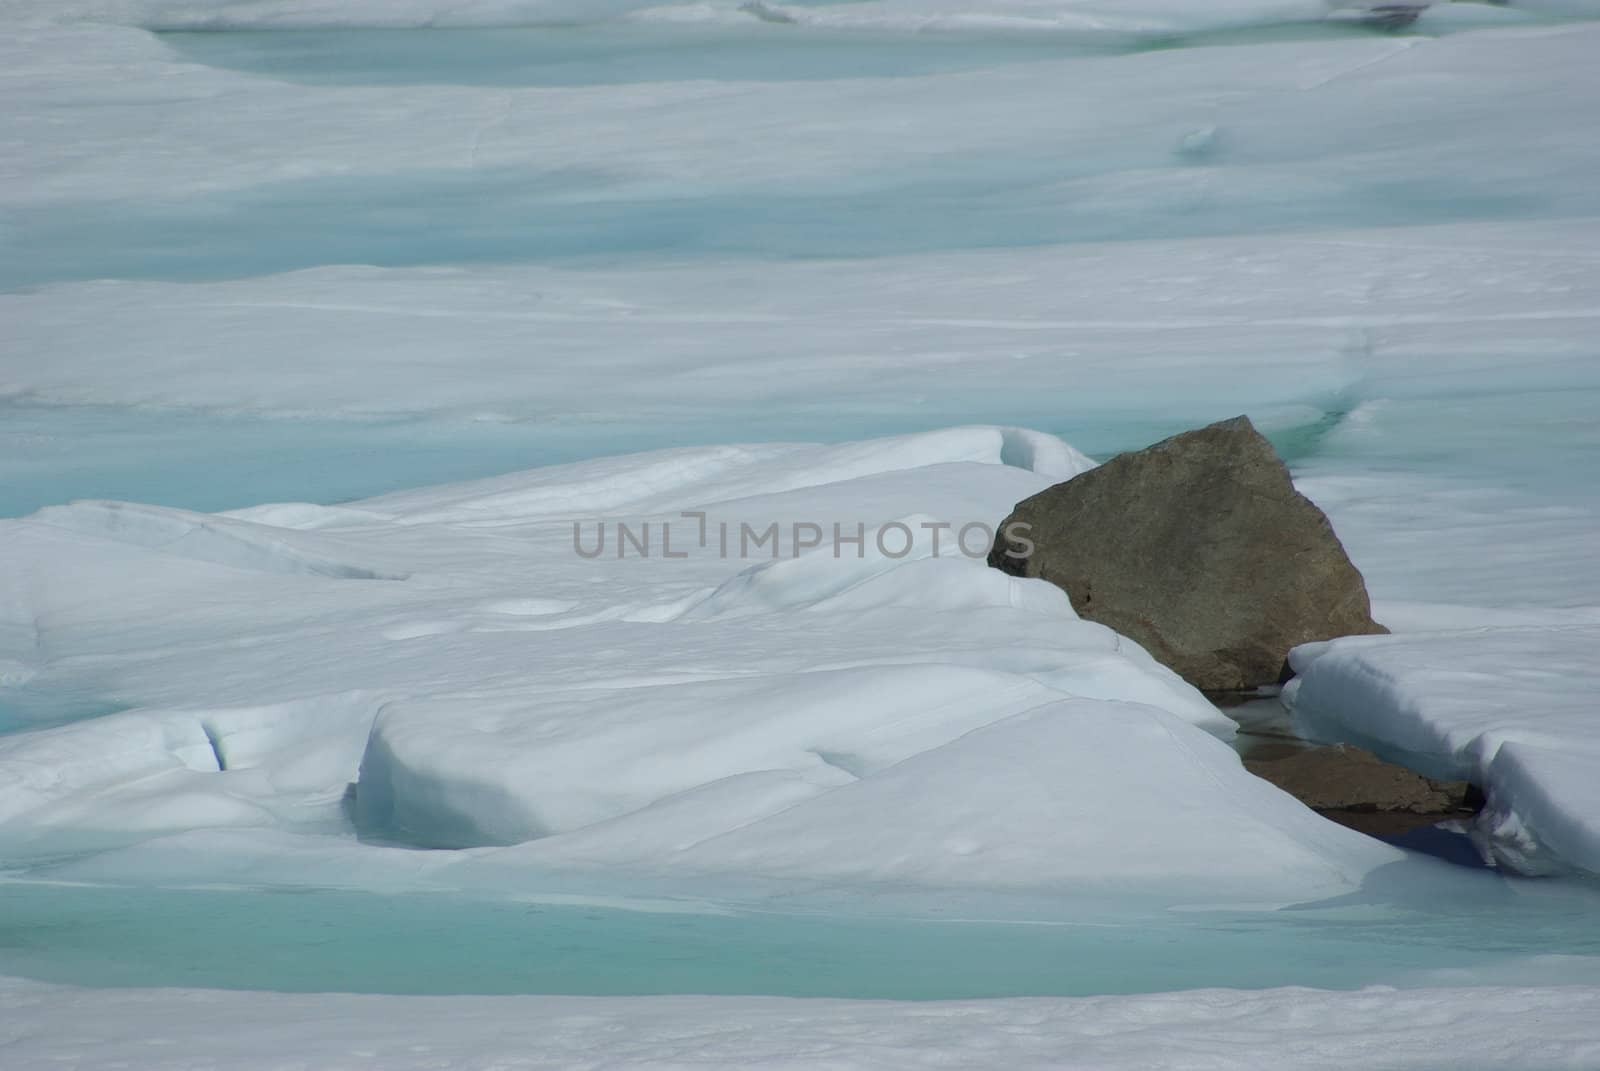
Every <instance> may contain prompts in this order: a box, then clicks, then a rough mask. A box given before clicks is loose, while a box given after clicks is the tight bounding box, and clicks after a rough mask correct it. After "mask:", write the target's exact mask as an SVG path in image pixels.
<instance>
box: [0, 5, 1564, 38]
mask: <svg viewBox="0 0 1600 1071" xmlns="http://www.w3.org/2000/svg"><path fill="white" fill-rule="evenodd" d="M1565 2H1567V3H1569V4H1572V3H1577V4H1583V3H1586V2H1587V0H1565ZM1362 6H1363V0H1352V2H1351V3H1348V4H1344V3H1339V2H1337V0H1120V2H1119V0H871V2H868V3H859V4H856V3H843V4H838V5H832V4H824V5H811V4H805V3H798V4H788V3H782V2H779V0H773V2H761V3H750V2H747V0H709V2H702V3H677V4H674V3H671V2H664V0H372V2H367V3H359V2H358V3H350V2H348V0H346V2H335V0H65V2H62V0H53V2H52V0H4V2H3V3H0V16H5V17H9V18H14V19H19V20H22V19H32V20H38V21H46V20H60V21H70V20H86V21H87V20H93V21H101V22H116V23H122V24H126V25H139V26H149V27H160V28H176V27H183V28H197V29H206V30H253V29H283V28H295V29H303V28H312V27H315V28H352V27H353V28H375V27H396V28H400V27H404V28H411V27H450V26H524V25H558V26H559V25H572V24H582V23H594V22H606V21H611V20H616V19H625V18H629V17H634V18H645V19H652V20H673V21H685V20H688V21H707V20H718V21H745V22H748V21H752V20H755V19H761V20H765V21H769V22H781V23H806V24H812V25H823V26H830V27H847V28H863V27H864V28H872V29H894V30H902V31H904V30H913V31H914V30H929V29H966V28H973V27H984V28H994V27H1001V28H1007V29H1026V30H1055V29H1073V30H1089V31H1097V30H1146V31H1148V30H1162V31H1167V32H1171V31H1177V30H1191V31H1192V30H1203V29H1213V28H1219V27H1228V26H1239V25H1256V24H1262V23H1268V24H1270V23H1275V22H1289V21H1303V20H1312V19H1318V18H1323V17H1326V16H1327V15H1328V14H1329V13H1330V11H1335V10H1338V9H1340V8H1341V7H1352V8H1357V9H1359V8H1360V7H1362ZM1579 10H1581V8H1580V9H1579Z"/></svg>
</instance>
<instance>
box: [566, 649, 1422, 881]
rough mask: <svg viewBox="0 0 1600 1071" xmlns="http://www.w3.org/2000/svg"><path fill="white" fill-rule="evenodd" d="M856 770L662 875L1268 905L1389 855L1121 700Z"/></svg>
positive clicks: (1153, 713)
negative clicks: (1127, 890)
mask: <svg viewBox="0 0 1600 1071" xmlns="http://www.w3.org/2000/svg"><path fill="white" fill-rule="evenodd" d="M922 676H923V677H924V679H926V678H927V676H928V675H927V674H922ZM942 683H944V682H942V681H940V680H939V679H938V678H937V677H934V678H933V679H931V680H928V681H927V685H926V686H928V687H936V686H938V685H940V684H942ZM823 754H827V753H826V752H824V753H823ZM865 759H866V756H852V757H851V758H850V759H843V758H840V759H835V760H834V762H833V764H834V765H837V766H841V767H848V768H850V769H852V770H854V771H856V772H857V773H858V774H859V776H858V777H855V778H851V779H850V780H849V781H848V782H847V783H844V784H842V785H839V786H838V787H836V788H832V789H831V790H825V791H819V792H817V793H815V794H814V796H813V797H812V798H806V799H801V800H798V801H796V802H794V803H793V804H792V805H791V806H789V807H787V808H786V809H784V810H782V811H781V812H780V813H778V814H775V815H773V816H772V817H767V818H764V819H761V820H757V821H746V822H741V823H739V824H738V825H737V826H736V827H735V828H733V829H732V830H731V831H730V832H727V833H725V834H724V835H722V836H720V837H716V838H714V839H709V840H705V841H703V842H700V843H698V844H695V845H693V846H692V847H688V848H685V849H683V850H682V854H681V856H680V857H678V858H676V859H673V860H671V861H672V862H673V863H674V864H676V865H680V866H684V867H688V868H692V869H707V870H719V871H732V872H738V873H758V874H771V875H777V876H783V877H790V878H819V877H820V878H828V879H849V880H854V881H861V880H868V881H872V882H882V883H909V884H918V885H936V886H958V885H986V886H999V887H1004V886H1016V887H1041V886H1043V887H1055V888H1080V889H1081V888H1086V887H1094V886H1119V885H1121V886H1126V885H1130V884H1142V885H1145V886H1147V887H1148V886H1151V885H1158V884H1160V883H1163V882H1166V881H1174V880H1175V881H1178V882H1181V883H1184V884H1186V885H1188V886H1189V887H1190V888H1191V889H1193V888H1198V887H1201V886H1206V885H1210V884H1213V883H1218V884H1230V883H1231V887H1232V888H1234V889H1237V888H1239V887H1240V886H1241V885H1247V886H1248V887H1250V888H1252V889H1254V890H1255V892H1256V893H1258V894H1259V895H1262V896H1271V895H1274V894H1283V892H1284V891H1285V890H1292V891H1294V892H1297V893H1302V894H1303V893H1304V891H1305V890H1306V889H1307V888H1308V887H1310V886H1314V885H1315V884H1316V880H1315V879H1314V878H1313V877H1312V875H1316V874H1317V873H1318V872H1319V871H1321V872H1322V873H1323V878H1322V880H1323V881H1324V882H1325V883H1326V887H1327V888H1329V889H1337V888H1341V887H1348V886H1350V885H1353V884H1359V881H1360V878H1361V876H1362V875H1363V874H1364V873H1365V872H1366V871H1368V870H1370V869H1371V868H1373V867H1375V866H1378V865H1382V864H1383V863H1386V862H1392V861H1395V860H1398V859H1399V858H1400V854H1399V853H1398V852H1395V851H1393V850H1392V849H1389V848H1386V847H1384V846H1381V845H1379V844H1377V843H1375V842H1373V841H1371V840H1369V839H1367V838H1365V837H1362V836H1360V835H1359V834H1354V833H1351V832H1349V831H1347V830H1345V829H1343V828H1342V827H1336V826H1333V825H1331V824H1330V823H1327V822H1325V821H1323V820H1322V819H1320V818H1318V817H1317V816H1316V815H1314V814H1312V813H1311V812H1309V811H1307V810H1305V809H1304V808H1302V807H1300V806H1299V805H1298V804H1297V803H1295V802H1294V801H1293V800H1291V799H1289V798H1288V797H1286V796H1284V795H1283V794H1282V793H1280V792H1279V791H1278V790H1276V789H1274V788H1273V787H1272V786H1270V785H1268V784H1266V783H1265V782H1263V781H1261V780H1259V779H1258V778H1255V777H1252V776H1251V775H1249V774H1247V773H1245V772H1244V770H1243V769H1242V767H1241V766H1240V764H1239V760H1238V756H1237V755H1236V754H1235V753H1234V752H1233V750H1232V749H1231V748H1229V747H1228V746H1227V745H1225V744H1223V743H1221V742H1220V741H1218V740H1216V739H1214V738H1212V737H1209V736H1207V735H1205V734H1204V733H1199V732H1196V731H1195V730H1194V727H1193V726H1191V725H1189V724H1187V723H1185V722H1184V721H1182V720H1181V719H1179V718H1176V717H1174V716H1173V715H1171V714H1169V713H1167V712H1165V711H1161V710H1157V709H1154V708H1151V707H1144V706H1140V705H1136V704H1128V703H1111V702H1101V701H1089V700H1075V701H1065V702H1057V703H1051V704H1048V705H1045V706H1041V707H1037V708H1035V709H1033V710H1030V711H1027V712H1024V713H1021V714H1016V715H1013V716H1011V717H1007V718H1003V719H1000V720H998V721H995V722H993V723H991V724H989V725H986V726H984V727H981V728H978V729H975V730H973V731H972V732H970V733H967V734H965V735H963V736H961V737H959V738H957V739H954V740H952V741H950V742H948V743H946V744H943V745H941V746H938V747H935V748H931V749H928V750H926V751H924V752H921V753H919V754H917V755H915V756H912V757H910V758H908V759H906V760H905V761H902V762H899V763H897V764H894V765H892V766H887V767H884V768H882V769H879V770H876V771H874V769H873V767H874V765H876V764H874V763H870V762H868V761H865ZM646 814H647V815H648V812H646ZM869 816H870V817H869ZM645 828H646V829H648V826H646V827H645ZM641 832H643V830H641ZM612 835H613V836H615V831H612ZM572 839H574V840H576V841H577V842H578V846H579V850H582V848H583V838H582V837H581V836H578V837H574V838H572ZM639 843H640V844H641V845H642V844H643V843H645V842H644V841H643V840H642V838H641V840H640V842H639ZM534 847H535V848H537V847H538V846H534ZM550 847H551V850H552V851H553V852H555V853H557V854H559V853H561V852H562V851H563V850H564V849H563V846H562V845H560V844H559V843H552V844H551V846H550ZM534 857H537V852H535V853H534ZM1222 875H1225V876H1226V877H1225V878H1223V879H1222V880H1221V881H1219V877H1220V876H1222Z"/></svg>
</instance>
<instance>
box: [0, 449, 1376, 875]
mask: <svg viewBox="0 0 1600 1071" xmlns="http://www.w3.org/2000/svg"><path fill="white" fill-rule="evenodd" d="M1008 460H1010V461H1012V462H1014V464H1006V461H1008ZM1090 464H1091V462H1089V461H1088V460H1087V459H1085V458H1083V457H1082V455H1080V454H1077V453H1076V452H1075V451H1073V450H1072V449H1071V448H1070V447H1068V446H1066V444H1064V443H1062V442H1060V441H1059V440H1055V439H1053V438H1051V437H1049V436H1044V435H1041V434H1038V433H1034V432H1027V431H1021V430H1016V429H1002V428H986V427H971V428H959V429H952V430H949V431H945V432H936V433H928V434H921V435H912V436H902V437H895V438H890V439H884V440H877V441H872V442H863V443H849V444H843V445H838V446H804V445H767V446H729V447H714V448H704V449H680V450H671V451H662V452H657V453H651V454H644V455H639V456H630V457H623V458H616V459H609V460H602V461H590V462H582V463H578V464H574V465H569V466H558V467H555V468H551V469H543V470H534V471H531V472H528V473H525V474H518V475H513V476H507V477H497V478H494V479H490V480H483V481H477V482H474V483H470V484H464V485H457V486H448V487H443V488H437V489H432V490H427V491H417V492H407V493H404V494H399V495H393V496H387V497H384V498H378V499H372V500H369V501H366V502H359V503H354V504H351V505H349V506H346V507H339V508H335V509H323V508H319V507H313V506H308V505H287V506H265V507H259V508H255V509H250V510H242V511H238V512H237V513H235V514H233V515H229V516H209V515H201V514H190V513H186V512H184V511H181V510H169V509H161V508H157V507H125V506H121V505H118V504H114V503H94V502H86V503H79V504H76V505H73V506H68V507H57V508H52V509H47V510H43V511H41V512H39V513H37V514H35V515H34V516H32V517H30V518H27V519H25V520H21V521H11V522H0V535H3V537H4V542H5V545H6V547H7V551H8V552H7V554H6V556H5V558H4V561H3V563H0V593H3V598H0V608H3V609H4V617H5V619H6V620H7V621H8V622H9V624H10V626H11V628H10V630H9V631H8V633H7V635H10V636H14V637H15V638H16V641H17V642H15V643H13V644H12V645H11V646H9V647H8V649H6V650H5V651H3V652H0V655H3V656H4V657H5V658H7V659H8V661H9V663H10V664H14V665H17V666H19V667H24V668H25V670H26V673H27V675H28V687H29V688H30V689H31V690H33V691H35V692H41V691H49V690H52V689H54V690H56V691H59V692H67V693H74V694H90V695H93V696H95V697H96V699H97V701H98V702H100V703H101V704H108V703H109V704H113V705H116V706H122V707H127V708H132V709H128V710H126V711H125V712H123V713H114V714H109V715H105V716H101V717H95V718H90V719H88V720H83V721H77V722H73V723H69V724H65V725H61V726H58V727H54V728H43V729H40V730H38V731H34V732H24V733H19V734H13V735H10V736H5V737H0V840H3V842H4V843H5V845H6V847H7V853H8V857H10V858H12V859H24V858H27V857H29V856H30V855H51V854H60V853H62V852H63V851H67V850H70V849H73V848H77V849H79V850H84V849H105V848H112V847H118V846H121V845H130V844H135V843H137V842H139V841H142V840H146V839H149V838H151V837H158V836H161V835H163V834H176V833H182V832H184V831H188V830H197V829H207V828H211V829H223V828H231V827H246V828H253V829H261V830H285V831H289V832H299V833H303V834H306V835H310V836H316V835H325V834H329V833H335V832H337V831H338V830H339V829H340V828H342V822H343V814H344V811H343V808H344V807H345V806H346V801H345V796H346V792H347V786H348V785H350V784H351V783H354V786H355V787H354V789H353V792H354V805H353V806H354V813H355V816H356V818H357V820H358V824H360V825H362V826H363V827H364V828H366V829H367V830H368V831H369V832H371V833H374V834H376V835H380V836H384V837H387V838H391V839H399V840H401V841H405V842H410V843H415V844H420V845H424V846H432V847H452V848H473V847H492V846H496V845H520V846H519V847H512V848H506V849H504V850H503V851H502V852H501V857H500V859H499V862H501V863H505V864H507V865H512V866H515V867H522V868H541V869H545V870H548V869H549V868H552V867H554V868H563V867H564V868H580V869H584V868H587V869H595V868H600V869H604V868H616V867H623V868H631V869H635V870H640V871H655V872H665V873H672V874H677V875H694V874H711V873H727V874H737V875H747V876H760V877H773V878H793V879H816V880H824V879H825V880H832V881H844V882H850V881H854V882H871V883H878V884H884V885H900V886H905V887H956V886H973V887H984V888H1011V889H1024V890H1040V889H1046V888H1049V889H1078V890H1085V891H1091V890H1094V889H1102V888H1108V887H1124V888H1136V889H1141V890H1144V891H1146V892H1152V893H1154V894H1156V895H1167V896H1171V897H1176V898H1178V899H1187V898H1192V897H1196V896H1200V895H1202V891H1203V890H1209V891H1213V892H1216V893H1217V894H1218V895H1234V896H1238V895H1243V894H1245V893H1246V892H1248V896H1249V898H1250V899H1251V900H1261V899H1273V898H1278V897H1289V898H1310V897H1314V896H1318V895H1327V894H1332V893H1335V892H1338V891H1341V890H1344V891H1348V890H1350V889H1353V888H1354V887H1356V886H1357V885H1359V883H1360V881H1361V880H1362V878H1363V876H1364V875H1365V874H1366V873H1367V872H1369V871H1370V870H1371V869H1372V868H1374V867H1376V866H1379V865H1382V864H1384V863H1388V862H1392V861H1394V860H1396V859H1397V858H1399V854H1398V853H1397V852H1395V851H1393V850H1392V849H1389V848H1386V847H1384V846H1381V845H1378V844H1376V843H1375V842H1372V841H1370V840H1367V839H1366V838H1364V837H1360V836H1358V835H1356V834H1353V833H1350V832H1348V831H1346V830H1344V829H1342V828H1340V827H1337V826H1334V825H1331V824H1329V823H1327V822H1324V821H1323V820H1321V819H1320V818H1317V817H1316V816H1315V815H1313V814H1311V813H1310V812H1309V811H1307V810H1306V809H1305V808H1303V807H1302V806H1300V805H1299V804H1298V803H1297V802H1295V801H1294V800H1292V799H1291V798H1289V797H1288V796H1286V795H1284V794H1282V793H1280V792H1278V791H1277V790H1276V789H1273V788H1271V787H1270V786H1268V785H1266V784H1265V783H1263V782H1261V781H1258V780H1256V779H1255V778H1253V777H1251V776H1249V775H1248V774H1246V773H1245V772H1244V770H1243V768H1242V767H1241V765H1240V763H1239V761H1238V758H1237V756H1236V755H1235V754H1234V752H1233V751H1232V750H1231V749H1230V748H1229V747H1227V746H1226V745H1225V744H1223V743H1222V742H1220V741H1218V740H1217V739H1215V737H1214V736H1213V735H1210V734H1215V735H1217V736H1224V737H1227V736H1231V735H1232V732H1233V724H1232V723H1231V722H1230V721H1229V720H1228V719H1226V718H1224V717H1223V716H1222V715H1220V714H1219V713H1218V712H1217V711H1216V709H1215V708H1214V707H1212V706H1211V704H1210V703H1208V702H1206V700H1205V699H1204V698H1202V697H1201V696H1200V695H1199V694H1198V693H1196V692H1195V691H1194V690H1193V689H1192V688H1190V687H1189V686H1188V685H1187V684H1185V683H1184V682H1183V681H1182V680H1180V679H1179V678H1178V677H1177V676H1176V675H1175V674H1173V673H1171V672H1170V671H1169V670H1167V669H1166V668H1164V667H1162V666H1161V665H1159V664H1158V663H1156V662H1155V661H1154V660H1153V659H1151V658H1150V657H1149V656H1148V655H1147V654H1146V653H1145V652H1144V651H1143V650H1141V649H1140V648H1139V647H1138V646H1137V645H1135V644H1133V643H1132V642H1130V641H1128V640H1125V639H1123V638H1120V637H1118V636H1117V635H1115V634H1114V633H1112V632H1110V631H1109V630H1107V629H1105V628H1104V627H1102V626H1100V625H1096V624H1093V623H1090V622H1085V621H1080V620H1079V619H1078V618H1077V617H1076V615H1074V613H1073V612H1072V608H1071V605H1070V603H1069V602H1068V600H1067V598H1066V596H1065V595H1064V594H1063V593H1062V592H1061V591H1059V590H1058V589H1056V588H1054V587H1052V586H1051V585H1049V584H1046V583H1044V582H1042V581H1036V580H1019V579H1015V578H1012V577H1009V576H1006V575H1004V574H1002V573H1000V572H998V571H996V570H994V569H991V568H989V567H988V565H987V564H986V563H985V562H984V561H983V560H982V558H981V556H979V557H971V556H969V554H977V555H981V554H982V552H983V551H984V549H986V545H987V543H986V540H985V539H984V538H983V534H982V532H981V530H978V529H972V530H969V531H968V532H967V547H968V550H967V552H965V553H964V552H963V551H962V550H961V549H960V547H961V544H960V543H959V542H958V535H959V533H960V530H961V529H962V528H963V526H965V525H967V524H968V523H970V522H986V523H988V524H993V523H997V521H998V519H999V518H1001V517H1003V516H1004V515H1005V513H1006V512H1007V511H1008V510H1009V508H1010V506H1011V504H1012V503H1014V502H1016V501H1017V500H1019V499H1020V498H1022V497H1025V496H1027V495H1028V494H1031V493H1033V492H1034V491H1036V490H1038V489H1040V488H1042V487H1044V486H1046V485H1048V484H1049V483H1051V482H1053V481H1054V480H1056V479H1058V478H1061V477H1063V476H1066V475H1070V474H1071V473H1072V472H1075V471H1080V470H1082V469H1083V468H1085V467H1087V466H1089V465H1090ZM1024 466H1026V467H1024ZM1036 468H1037V469H1039V470H1042V471H1036ZM684 511H692V512H693V513H695V514H698V512H699V511H704V512H705V513H706V517H705V523H706V526H707V527H706V545H705V546H704V547H702V546H700V545H699V540H698V530H699V524H700V518H699V517H698V516H697V515H695V516H687V517H686V516H685V515H684ZM619 521H624V522H626V523H627V524H628V525H629V526H630V529H629V530H630V531H631V532H635V533H642V532H644V531H645V527H644V526H645V525H647V524H648V525H651V526H653V527H652V528H651V531H652V532H653V535H652V536H651V537H649V538H650V542H649V543H648V544H647V545H648V546H649V547H650V551H651V556H650V557H648V558H646V557H643V556H642V555H640V554H639V552H638V549H637V547H636V546H634V545H631V544H630V545H623V544H619V543H618V538H617V535H616V529H615V525H616V524H617V523H618V522H619ZM575 522H576V524H577V528H576V532H575ZM602 523H604V524H606V525H608V526H610V529H609V530H610V535H609V537H608V539H609V541H608V543H607V545H606V553H604V554H602V555H601V556H599V557H596V558H592V559H591V558H585V557H583V556H581V555H580V554H579V553H578V550H577V546H575V544H574V539H575V536H576V538H577V539H578V540H579V543H578V545H579V546H582V547H584V548H587V549H590V550H592V548H593V545H594V540H595V538H596V537H597V534H598V532H599V525H600V524H602ZM774 524H775V525H777V526H778V528H777V530H776V542H775V543H774V542H772V541H768V542H767V543H765V544H763V545H761V546H759V547H757V546H755V545H753V544H751V545H746V537H747V535H748V534H749V533H751V532H758V531H765V530H766V529H767V527H768V526H769V525H774ZM896 524H898V525H901V526H903V527H900V528H885V527H883V526H886V525H891V526H892V525H896ZM940 524H943V525H949V526H951V527H949V528H942V529H938V531H937V532H936V531H935V530H934V529H933V528H925V527H923V526H924V525H940ZM663 525H667V526H670V528H667V529H664V528H663ZM724 525H727V526H729V527H728V529H727V530H728V532H729V533H730V535H729V548H728V551H727V556H726V557H725V556H724V555H723V552H722V549H721V545H720V544H721V542H722V535H721V532H722V531H723V526H724ZM835 525H838V526H839V530H840V533H841V535H842V536H844V537H846V538H849V537H858V538H859V539H860V542H859V543H850V542H841V543H840V544H838V547H837V551H836V549H835V545H834V544H833V542H832V539H833V529H834V526H835ZM797 526H799V527H797ZM807 526H813V527H807ZM797 533H798V535H799V544H797V542H796V538H795V537H796V534H797ZM824 533H826V534H824ZM883 533H887V535H886V536H884V538H883V539H882V540H881V541H880V535H883ZM936 534H937V535H939V536H940V537H941V539H942V543H941V545H940V546H939V548H938V551H937V553H936V552H935V548H934V545H933V539H934V536H935V535H936ZM817 539H821V540H822V545H821V546H814V547H805V546H803V544H805V543H807V542H814V541H816V540H817ZM974 539H976V540H977V544H976V545H975V544H974ZM669 540H670V547H671V552H672V554H673V557H670V558H669V557H666V556H665V555H666V551H667V549H668V546H669V544H668V541H669ZM619 546H622V547H624V551H623V553H622V554H621V556H619V550H618V548H619ZM679 555H682V557H679ZM349 850H353V851H355V852H356V853H357V854H359V853H360V852H361V851H362V849H361V848H360V847H359V846H356V845H351V846H350V849H349ZM370 850H374V851H375V850H376V849H370ZM347 854H348V852H347ZM448 862H449V856H448V854H446V855H444V856H435V857H434V859H433V861H432V862H429V863H427V864H426V865H428V866H434V867H442V866H444V865H446V864H447V863H448Z"/></svg>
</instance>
